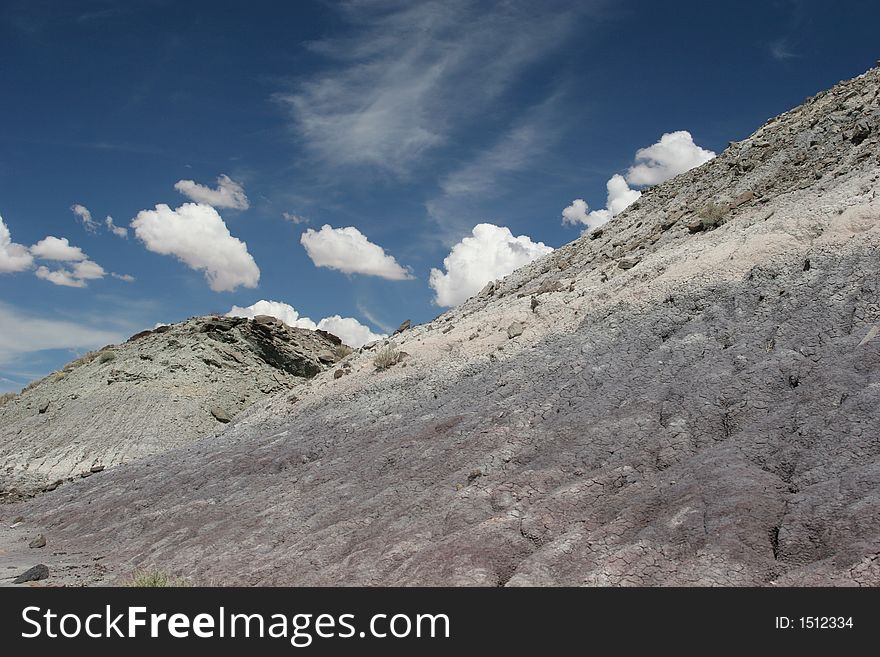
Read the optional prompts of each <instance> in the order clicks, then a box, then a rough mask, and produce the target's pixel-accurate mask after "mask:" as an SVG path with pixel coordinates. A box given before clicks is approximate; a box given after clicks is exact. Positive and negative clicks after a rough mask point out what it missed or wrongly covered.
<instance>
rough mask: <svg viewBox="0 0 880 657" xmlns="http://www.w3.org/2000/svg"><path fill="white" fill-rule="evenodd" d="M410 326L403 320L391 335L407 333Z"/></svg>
mask: <svg viewBox="0 0 880 657" xmlns="http://www.w3.org/2000/svg"><path fill="white" fill-rule="evenodd" d="M411 326H412V322H411V321H410V320H408V319H405V320H404V321H403V323H402V324H401V325H400V326H398V327H397V330H396V331H394V333H392V335H397V334H398V333H403V332H404V331H408V330H409V329H410V327H411Z"/></svg>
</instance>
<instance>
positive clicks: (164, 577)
mask: <svg viewBox="0 0 880 657" xmlns="http://www.w3.org/2000/svg"><path fill="white" fill-rule="evenodd" d="M192 585H193V583H192V582H190V581H189V580H187V579H184V578H182V577H174V576H173V575H169V574H168V573H163V572H161V571H159V570H144V571H141V572H137V573H135V574H134V575H132V577H131V579H130V580H128V581H127V582H126V583H125V586H130V587H134V588H169V587H170V588H174V587H189V586H192Z"/></svg>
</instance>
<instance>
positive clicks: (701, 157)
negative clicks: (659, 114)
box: [626, 130, 715, 185]
mask: <svg viewBox="0 0 880 657" xmlns="http://www.w3.org/2000/svg"><path fill="white" fill-rule="evenodd" d="M713 157H715V153H713V152H712V151H709V150H706V149H705V148H701V147H699V146H697V145H696V144H695V143H694V138H693V137H692V136H691V133H689V132H688V131H687V130H678V131H677V132H667V133H666V134H664V135H663V136H662V137H660V141H658V142H657V143H656V144H652V145H651V146H648V147H647V148H640V149H639V150H638V151H636V157H635V160H636V163H635V164H634V165H633V166H631V167H630V168H629V170H628V171H627V172H626V180H627V182H629V183H630V184H632V185H657V184H659V183H662V182H663V181H665V180H669V179H670V178H673V177H675V176H677V175H678V174H680V173H684V172H685V171H690V170H691V169H693V168H694V167H698V166H700V165H701V164H704V163H705V162H708V161H709V160H711V159H712V158H713Z"/></svg>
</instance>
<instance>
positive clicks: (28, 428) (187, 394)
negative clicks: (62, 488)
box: [0, 317, 339, 501]
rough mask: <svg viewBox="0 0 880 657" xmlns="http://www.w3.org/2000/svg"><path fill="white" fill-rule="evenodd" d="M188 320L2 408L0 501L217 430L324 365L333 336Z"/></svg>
mask: <svg viewBox="0 0 880 657" xmlns="http://www.w3.org/2000/svg"><path fill="white" fill-rule="evenodd" d="M268 320H271V321H267V320H266V319H265V318H262V319H261V318H257V319H256V320H254V321H249V320H246V319H243V318H236V317H204V318H194V319H191V320H188V321H186V322H182V323H180V324H175V325H173V326H161V327H159V328H157V329H156V330H154V331H142V332H141V333H138V334H136V335H134V336H132V337H131V338H130V339H129V340H128V341H127V342H126V343H124V344H121V345H110V346H107V347H105V348H104V349H102V350H100V351H97V352H93V353H90V354H87V355H86V356H84V357H82V358H79V359H77V360H75V361H73V362H71V363H68V365H66V366H65V367H64V368H63V369H62V370H60V371H59V372H56V373H55V374H52V375H50V376H48V377H46V378H44V379H43V380H41V381H38V382H36V383H34V384H31V385H30V386H28V388H27V389H25V390H24V391H23V392H22V394H21V395H19V396H17V397H15V398H13V399H11V400H9V401H8V402H7V403H5V404H4V405H3V406H0V464H2V467H0V500H4V499H5V500H6V501H8V500H10V499H16V498H19V497H22V496H29V495H33V494H34V493H36V492H39V491H43V490H45V489H47V488H48V489H55V488H57V487H58V485H59V484H60V483H63V482H64V481H66V480H71V479H74V478H85V477H89V476H91V475H93V474H97V473H98V472H102V471H103V470H104V469H105V468H109V467H111V466H114V465H118V464H120V463H125V462H127V461H131V460H132V459H136V458H140V457H143V456H147V455H154V454H158V453H160V452H163V451H166V450H168V449H173V448H175V447H180V446H181V445H185V444H187V443H190V442H192V441H194V440H196V439H198V438H202V437H205V436H209V435H212V434H214V433H216V432H218V431H219V430H220V429H221V428H222V426H223V425H224V424H226V423H228V422H230V421H232V420H233V419H234V417H235V416H236V415H238V414H239V413H241V412H242V411H243V410H244V409H246V408H247V407H249V406H250V405H252V404H254V403H255V402H257V401H259V400H261V399H263V398H264V397H266V396H268V395H271V394H273V393H276V392H278V391H282V390H287V389H289V388H290V387H291V386H292V385H294V384H295V383H296V382H298V381H300V380H301V379H302V378H308V377H312V376H314V375H316V374H318V373H319V372H321V371H322V370H324V369H325V364H324V363H322V362H321V361H320V360H319V358H318V355H319V354H321V353H322V352H326V350H327V349H332V348H333V347H334V346H335V345H337V344H338V343H339V339H338V338H336V337H335V336H331V335H330V334H328V333H324V332H315V331H308V330H305V329H294V328H290V327H288V326H286V325H285V324H283V323H281V322H280V321H278V320H276V319H275V318H268Z"/></svg>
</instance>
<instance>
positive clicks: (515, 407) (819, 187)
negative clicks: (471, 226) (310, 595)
mask: <svg viewBox="0 0 880 657" xmlns="http://www.w3.org/2000/svg"><path fill="white" fill-rule="evenodd" d="M878 90H880V69H872V70H871V71H869V72H868V73H866V74H865V75H863V76H860V77H859V78H856V79H854V80H851V81H847V82H845V83H842V84H840V85H838V86H837V87H835V88H834V89H833V90H831V91H829V92H825V93H823V94H820V95H818V96H816V97H814V98H812V99H809V100H808V101H807V103H805V104H804V105H803V106H801V107H798V108H796V109H795V110H792V111H791V112H788V113H786V114H784V115H782V116H780V117H777V118H775V119H771V120H770V121H768V122H767V124H765V125H764V126H763V127H762V128H761V129H759V130H758V131H757V132H756V133H755V134H754V135H752V136H751V137H749V138H748V139H745V140H743V141H741V142H737V143H733V144H731V146H730V147H729V148H728V149H727V150H726V151H725V152H724V153H723V154H722V155H720V156H719V157H718V158H716V159H715V160H713V161H711V162H709V163H707V164H706V165H703V166H702V167H699V168H698V169H695V170H693V171H690V172H688V173H686V174H683V175H681V176H678V177H677V178H675V179H673V180H671V181H668V182H667V183H664V184H662V185H659V186H657V187H655V188H653V189H651V190H649V191H647V192H646V193H645V194H644V195H643V197H642V198H641V199H640V200H639V202H638V203H637V205H635V206H633V207H631V208H630V209H629V210H627V211H626V212H625V213H624V214H622V215H620V216H618V217H617V218H615V219H614V220H613V221H612V222H611V223H609V224H608V225H606V226H605V227H604V228H603V230H602V231H601V233H599V232H594V233H591V234H587V235H584V236H583V237H581V238H580V239H578V240H576V241H575V242H573V243H571V244H570V245H567V246H566V247H564V248H562V249H559V250H558V251H556V252H554V253H553V254H550V255H549V256H546V257H544V258H542V259H540V260H537V261H535V262H534V263H532V264H530V265H528V266H526V267H524V268H522V269H520V270H518V271H516V272H514V273H513V274H512V275H510V276H508V277H506V278H505V279H503V280H502V281H497V282H495V283H494V284H492V285H487V286H486V288H484V290H483V291H482V292H481V293H480V294H478V295H477V296H476V297H474V298H472V299H470V300H468V301H467V302H466V303H464V304H463V305H462V306H459V307H458V308H455V309H453V310H451V311H449V312H448V313H445V314H444V315H442V316H440V317H438V318H437V319H436V320H434V321H433V322H431V323H430V324H428V325H422V326H413V327H409V328H407V329H406V330H405V331H403V332H402V333H399V334H397V335H395V336H394V338H393V339H394V343H395V348H397V349H400V350H405V352H406V353H407V354H409V356H408V357H407V358H406V359H405V360H403V361H402V362H401V363H399V364H397V365H395V366H394V367H391V368H389V369H387V370H384V371H380V372H378V371H377V370H376V368H375V367H374V366H373V363H372V359H373V357H374V355H375V353H376V352H377V351H378V350H379V349H381V348H383V345H382V344H377V345H374V346H372V347H371V348H370V349H364V350H362V352H361V353H358V354H354V355H353V356H352V357H350V359H349V360H348V362H347V367H346V368H345V371H346V372H350V374H349V375H347V376H336V375H335V371H328V372H324V373H321V374H318V375H317V376H316V377H315V378H314V379H311V380H309V381H307V382H303V383H301V384H299V385H298V386H297V387H296V389H295V391H294V393H293V394H290V393H287V392H285V393H284V394H279V395H276V396H274V397H271V398H269V399H267V400H265V401H263V402H260V403H258V404H256V405H255V406H254V407H252V408H251V409H249V410H248V411H247V412H245V413H243V414H242V415H241V416H239V418H237V421H236V422H234V423H233V424H231V425H229V428H228V429H227V430H226V431H224V432H223V433H221V434H219V435H218V436H216V437H212V438H211V439H207V440H201V441H199V442H195V443H192V444H189V445H185V446H182V447H179V448H177V449H172V450H170V451H166V452H164V453H162V454H159V455H157V456H153V457H150V458H142V459H137V460H134V461H132V462H130V463H127V464H125V465H123V466H119V467H116V468H113V469H111V470H109V471H107V472H104V473H102V474H101V476H99V477H98V476H96V477H91V478H89V479H86V480H82V481H79V482H77V483H75V484H73V485H70V486H63V487H61V488H59V489H58V490H56V491H54V492H51V493H47V494H44V495H41V496H39V497H37V498H36V499H34V500H32V501H29V502H26V503H22V504H16V505H13V506H10V507H6V508H5V509H3V510H2V512H3V513H4V518H7V517H8V518H11V517H12V516H13V515H19V514H20V515H22V516H24V517H25V522H24V524H23V526H22V527H20V528H18V529H16V530H14V531H20V532H21V537H22V540H25V538H26V536H33V534H34V533H35V532H36V531H40V532H42V533H44V534H45V536H46V538H47V540H49V541H50V542H51V544H52V546H53V548H55V549H57V550H67V551H70V552H71V553H77V554H83V555H87V556H88V557H90V558H95V559H98V558H100V560H101V563H102V564H103V566H102V567H104V568H106V569H107V573H108V575H107V578H106V579H108V580H111V581H112V580H113V578H124V577H126V576H127V575H128V574H130V573H131V572H133V571H135V570H137V569H142V568H157V569H160V570H163V571H168V572H171V573H191V574H193V577H194V578H195V579H196V580H197V581H206V582H215V583H222V584H244V585H268V584H298V585H334V584H370V585H375V584H425V585H487V586H498V585H508V586H513V585H772V584H777V585H794V584H806V585H815V584H830V585H878V584H880V410H878V409H880V330H878V326H880V259H878V258H880V256H878V253H880V252H878V248H880V200H878V199H877V198H876V196H877V186H878V184H877V181H878V175H880V105H878ZM710 204H711V205H710ZM707 207H711V208H712V211H711V212H707V211H706V208H707ZM718 207H721V208H722V209H721V211H718ZM701 215H702V216H701ZM621 262H625V265H624V266H621V265H620V263H621ZM533 297H534V298H535V299H536V300H537V301H538V303H537V304H535V303H532V299H533ZM514 323H516V324H517V325H518V326H517V330H516V331H514V332H513V333H516V335H510V332H509V327H510V326H511V325H513V324H514ZM520 329H521V330H520ZM34 412H36V410H34ZM49 412H51V411H49ZM4 531H5V532H6V534H5V535H4V536H0V538H5V540H7V541H10V542H13V543H14V542H15V541H17V540H18V539H17V538H16V536H17V535H12V534H9V531H12V530H4Z"/></svg>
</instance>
